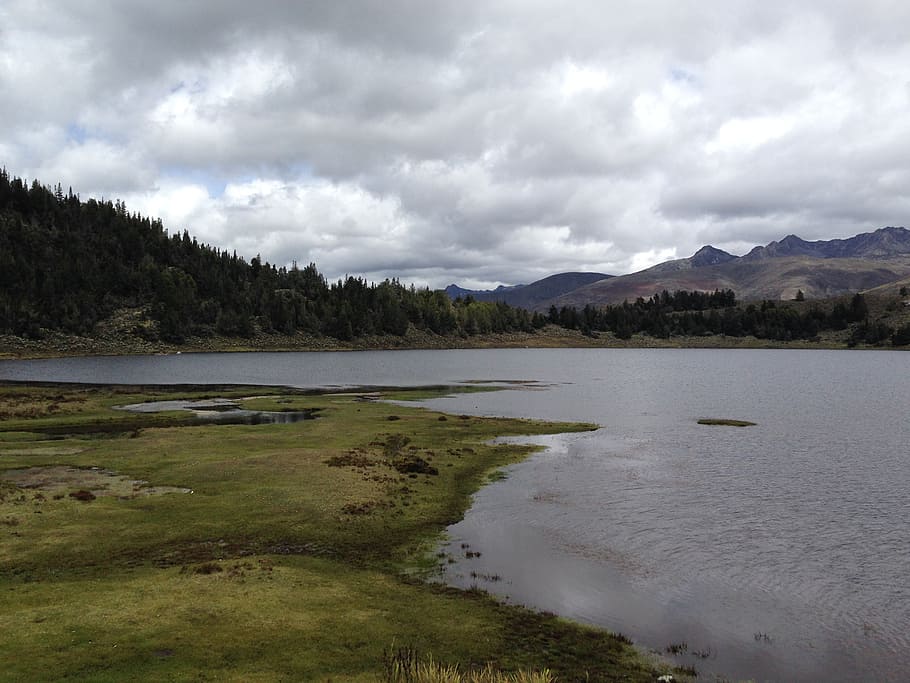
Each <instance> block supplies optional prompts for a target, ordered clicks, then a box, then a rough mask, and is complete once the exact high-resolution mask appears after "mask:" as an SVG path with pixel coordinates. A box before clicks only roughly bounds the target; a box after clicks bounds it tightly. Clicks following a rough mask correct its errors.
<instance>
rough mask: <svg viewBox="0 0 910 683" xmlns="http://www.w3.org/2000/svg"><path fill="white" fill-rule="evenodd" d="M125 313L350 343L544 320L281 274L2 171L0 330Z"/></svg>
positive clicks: (192, 327) (302, 271) (121, 210)
mask: <svg viewBox="0 0 910 683" xmlns="http://www.w3.org/2000/svg"><path fill="white" fill-rule="evenodd" d="M124 307H131V308H132V307H145V308H146V309H147V310H148V314H149V315H150V316H151V319H152V320H154V321H155V323H156V324H155V325H154V326H151V327H147V326H139V327H138V328H137V329H136V330H135V331H136V332H138V333H140V334H143V335H147V336H150V337H157V338H161V339H164V340H167V341H172V342H181V341H183V340H184V339H186V338H187V337H188V336H209V335H213V334H223V335H229V336H251V335H253V334H254V333H255V332H256V331H257V330H259V331H263V332H266V333H284V334H294V333H296V332H300V331H302V332H308V333H312V334H318V335H327V336H332V337H335V338H337V339H341V340H349V339H353V338H355V337H362V336H366V335H374V334H375V335H382V334H391V335H404V334H405V332H406V331H407V330H408V328H409V326H413V327H415V328H417V329H420V330H426V331H429V332H433V333H436V334H441V335H446V334H461V335H476V334H487V333H493V332H509V331H518V330H521V331H531V330H533V329H534V325H535V324H536V325H537V326H541V325H542V324H545V322H541V321H542V318H541V317H540V316H537V317H538V320H536V322H535V316H534V315H532V314H531V313H529V312H528V311H525V310H523V309H519V308H513V307H511V306H507V305H506V304H503V303H495V302H479V301H473V300H460V301H452V300H450V299H449V297H448V296H447V295H446V294H445V292H442V291H433V290H429V289H417V288H415V287H413V286H411V287H406V286H404V285H402V284H401V283H400V282H398V281H397V280H394V279H391V280H385V281H384V282H381V283H368V282H366V281H365V280H364V279H362V278H357V277H347V278H345V279H343V280H338V281H335V282H331V283H330V282H328V281H327V280H326V278H325V277H323V276H322V275H321V274H320V273H319V271H318V270H317V268H316V266H315V264H312V263H311V264H309V265H308V266H306V267H304V268H298V267H297V266H296V264H294V265H292V266H291V267H284V266H282V267H278V266H276V265H273V264H270V263H268V262H266V261H263V260H262V259H261V258H260V257H259V256H256V257H254V258H252V259H250V260H249V262H247V261H246V260H245V259H244V258H243V257H242V256H238V255H237V253H236V252H228V251H224V250H221V249H218V248H215V247H211V246H208V245H205V244H200V243H199V242H198V241H197V240H196V239H195V238H194V237H191V236H190V235H189V233H188V232H187V231H186V230H184V231H183V232H182V233H176V234H173V235H170V234H168V231H167V230H166V229H165V228H164V227H163V225H162V224H161V221H160V220H158V219H152V218H149V217H147V216H142V215H140V214H138V213H136V212H130V211H128V210H127V207H126V206H125V205H124V204H123V203H122V202H120V201H116V202H111V201H103V200H102V201H99V200H96V199H89V200H87V201H82V200H81V199H80V198H79V196H78V195H75V194H74V193H73V191H72V188H70V189H69V190H68V191H67V192H65V193H64V191H63V188H62V187H61V186H60V185H57V186H56V187H54V188H51V187H46V186H44V185H41V184H40V183H39V182H38V181H33V182H32V183H30V184H28V183H26V182H25V181H23V180H22V179H21V178H16V177H11V176H10V175H9V173H8V172H7V171H6V170H5V169H3V170H2V171H0V332H4V333H10V334H17V335H24V336H32V337H38V336H40V335H41V334H42V333H43V332H42V330H62V331H64V332H70V333H74V334H85V333H89V332H91V331H92V329H93V328H94V327H95V325H96V324H97V323H98V322H99V321H101V320H104V319H105V318H107V317H109V316H110V315H111V314H112V313H114V312H115V311H116V310H118V309H121V308H124Z"/></svg>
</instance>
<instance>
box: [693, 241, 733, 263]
mask: <svg viewBox="0 0 910 683" xmlns="http://www.w3.org/2000/svg"><path fill="white" fill-rule="evenodd" d="M736 258H739V257H738V256H734V255H733V254H729V253H727V252H726V251H724V250H723V249H718V248H717V247H712V246H711V245H710V244H706V245H705V246H703V247H702V248H701V249H699V250H698V251H696V252H695V253H694V254H692V256H691V257H690V258H689V261H690V262H691V263H692V267H693V268H701V267H702V266H716V265H717V264H719V263H726V262H727V261H732V260H733V259H736Z"/></svg>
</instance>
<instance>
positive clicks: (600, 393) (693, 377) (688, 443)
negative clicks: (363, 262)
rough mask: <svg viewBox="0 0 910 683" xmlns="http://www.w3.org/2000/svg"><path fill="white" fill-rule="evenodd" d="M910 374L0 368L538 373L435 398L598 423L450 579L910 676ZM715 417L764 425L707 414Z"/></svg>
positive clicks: (678, 363) (42, 367)
mask: <svg viewBox="0 0 910 683" xmlns="http://www.w3.org/2000/svg"><path fill="white" fill-rule="evenodd" d="M908 364H910V355H907V354H903V353H888V352H844V351H840V352H839V351H758V350H729V351H728V350H595V349H585V350H581V349H577V350H485V351H399V352H364V353H287V354H199V355H195V354H192V355H191V354H184V355H180V356H167V357H138V358H111V359H97V358H92V359H64V360H53V361H5V362H0V378H11V379H23V380H30V381H34V380H39V379H46V380H65V381H90V382H121V383H127V382H128V383H146V384H157V383H214V384H237V383H246V384H283V385H292V386H298V387H323V386H361V385H373V386H405V385H410V386H417V385H427V384H447V383H457V382H468V381H486V380H502V381H506V380H512V381H515V380H533V381H535V382H536V384H534V385H531V386H530V387H518V386H514V385H513V386H511V387H510V388H509V389H508V390H506V391H502V392H497V393H492V394H491V393H479V394H478V393H473V394H462V395H457V396H453V397H450V398H444V399H434V400H432V401H429V402H428V403H429V404H430V405H432V406H433V407H435V408H440V409H443V410H449V411H451V412H456V413H473V414H479V415H509V416H519V417H539V418H549V419H559V420H585V421H591V422H596V423H597V424H599V425H601V429H600V430H598V431H597V432H593V433H588V434H581V435H563V436H556V437H552V438H549V439H548V440H547V444H548V445H549V446H550V448H549V449H548V450H547V451H545V452H542V453H539V454H537V455H535V456H533V457H532V458H530V459H529V460H527V461H525V462H523V463H521V464H519V465H517V466H514V467H513V468H510V470H509V477H508V478H507V479H506V480H504V481H500V482H497V483H495V484H492V485H490V486H488V487H486V488H485V489H483V490H482V491H481V492H480V493H479V494H478V495H477V496H476V498H475V501H474V506H473V507H472V509H471V510H470V511H469V513H468V514H467V516H466V518H465V520H464V521H463V522H462V523H460V524H458V525H456V526H455V527H453V528H452V529H451V530H450V531H451V538H452V540H453V544H452V548H451V552H452V555H453V556H454V557H456V558H457V560H458V561H457V562H456V563H455V564H454V565H452V566H451V568H450V569H448V570H447V580H449V581H451V582H453V583H456V584H459V585H472V584H477V585H480V586H481V587H483V588H486V589H488V590H491V591H494V592H497V593H500V594H502V595H504V596H509V599H512V600H515V601H518V602H522V603H525V604H530V605H533V606H537V607H540V608H542V609H548V610H551V611H554V612H557V613H559V614H563V615H566V616H571V617H573V618H576V619H580V620H582V621H586V622H589V623H594V624H599V625H602V626H605V627H607V628H611V629H614V630H618V631H621V632H623V633H625V634H627V635H629V636H630V637H632V638H633V639H634V640H636V641H637V642H639V643H642V644H644V645H646V646H649V647H652V648H655V649H664V648H665V647H667V646H668V645H671V644H676V645H680V644H681V643H683V642H684V643H685V644H686V646H687V647H686V651H685V652H683V653H681V654H680V655H679V656H678V659H679V662H680V663H682V664H686V665H693V666H695V667H696V668H698V669H699V670H700V671H703V672H717V673H721V674H723V675H726V676H728V677H730V678H752V679H754V680H780V681H814V680H834V681H852V680H893V681H899V680H906V679H907V675H906V672H907V671H908V670H910V654H908V652H910V642H908V637H907V633H908V632H910V589H908V579H907V577H906V575H907V569H908V562H907V560H908V558H910V505H908V502H907V500H906V497H907V491H908V485H910V453H908V450H910V448H908V443H910V427H908V421H907V407H908V406H910V383H908V382H907V377H908ZM532 389H533V390H532ZM704 417H722V418H734V419H744V420H751V421H753V422H756V423H758V424H757V425H756V426H754V427H748V428H743V429H737V428H725V427H710V426H703V425H698V424H697V420H698V419H699V418H704ZM537 440H538V441H539V440H540V437H538V438H537ZM462 544H466V545H467V546H469V548H470V551H471V554H472V555H474V553H475V552H479V553H480V556H479V557H477V556H473V557H471V558H468V557H466V555H467V552H466V549H464V548H462V547H461V545H462ZM472 574H473V576H472ZM494 576H499V577H501V578H500V580H498V581H493V580H490V578H488V577H494ZM695 653H697V654H695ZM701 655H704V658H702V657H701Z"/></svg>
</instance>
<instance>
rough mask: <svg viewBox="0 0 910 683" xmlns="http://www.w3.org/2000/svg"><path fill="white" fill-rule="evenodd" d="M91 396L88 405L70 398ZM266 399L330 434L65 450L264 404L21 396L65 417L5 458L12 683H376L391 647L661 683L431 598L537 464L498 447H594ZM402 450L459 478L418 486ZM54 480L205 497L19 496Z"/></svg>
mask: <svg viewBox="0 0 910 683" xmlns="http://www.w3.org/2000/svg"><path fill="white" fill-rule="evenodd" d="M70 391H71V392H73V393H74V395H77V396H79V397H80V398H82V399H84V400H78V401H77V400H73V401H66V400H64V401H60V400H58V399H57V398H56V396H57V395H59V394H61V392H62V394H63V395H64V397H66V396H67V395H68V392H70ZM254 391H255V393H256V394H257V395H258V397H257V398H256V399H251V402H255V403H257V404H260V405H261V406H262V407H261V408H260V409H268V407H267V406H271V405H280V406H285V407H293V408H294V409H306V408H321V409H322V411H321V413H320V414H321V419H319V420H312V421H306V422H298V423H293V424H276V425H260V426H249V425H229V426H228V425H193V424H188V423H184V422H180V421H179V419H178V418H176V417H175V416H153V417H157V418H158V421H157V422H156V423H150V424H148V425H146V426H144V427H143V428H142V429H141V431H139V432H138V433H136V434H135V435H131V434H130V433H129V432H123V431H116V430H112V431H111V433H110V434H109V435H108V437H107V438H92V437H91V436H90V435H89V434H88V433H86V434H81V435H80V434H75V435H73V434H72V433H71V432H66V431H65V430H68V429H72V428H73V427H74V426H80V427H82V428H84V429H85V430H86V432H90V431H91V430H92V429H94V428H96V427H98V426H99V425H102V426H103V425H107V424H109V423H111V424H113V423H117V422H122V421H123V420H124V416H123V415H121V412H122V411H116V410H113V409H112V406H115V405H120V404H124V403H135V402H139V401H141V400H152V399H154V400H161V399H165V398H177V397H180V398H203V397H218V396H230V397H236V398H243V397H248V396H249V395H250V394H251V393H253V391H252V390H251V389H250V388H249V387H242V388H235V389H230V388H224V389H223V391H222V390H220V389H219V390H218V392H217V393H215V392H214V390H212V389H207V390H196V389H186V388H183V389H180V390H175V391H173V392H171V393H170V394H169V393H168V392H167V391H164V390H161V389H154V390H149V392H148V393H147V394H143V393H141V392H140V391H139V390H137V389H135V388H127V389H123V388H118V389H104V388H101V387H95V388H66V387H63V388H61V387H29V388H27V389H23V388H22V387H21V386H15V387H6V388H3V387H0V395H2V396H4V397H5V400H6V401H7V402H8V403H15V402H17V401H20V400H27V401H29V402H31V403H35V402H40V401H53V402H56V403H57V404H58V405H60V406H63V408H61V410H60V411H59V412H54V413H53V414H48V413H47V411H45V412H44V413H42V412H41V411H40V410H39V411H37V412H36V417H33V418H22V419H17V420H14V421H13V422H14V423H15V424H14V425H13V428H10V429H9V430H8V431H5V432H3V439H2V440H0V520H2V522H3V523H2V524H0V660H2V669H0V670H2V672H3V673H2V674H0V678H6V679H8V680H61V679H67V680H75V681H121V680H126V679H132V680H149V681H156V680H162V681H163V680H188V679H192V680H227V681H271V680H301V681H302V680H307V681H309V680H314V681H320V680H327V679H331V680H333V681H376V680H377V677H379V676H381V675H382V673H383V659H382V651H383V647H387V646H388V643H390V642H406V643H412V644H413V646H414V647H415V648H419V649H420V651H421V652H426V653H433V655H434V657H438V658H439V659H438V661H440V662H446V666H455V665H457V667H458V671H459V672H463V675H467V672H474V671H477V670H482V669H483V667H484V666H486V665H487V664H488V663H492V665H493V668H495V669H496V670H497V671H499V672H514V671H537V672H541V671H544V670H545V669H549V670H551V671H552V672H553V674H554V675H555V676H557V677H558V678H559V680H561V681H571V680H584V677H585V675H586V674H589V675H590V676H591V680H613V679H616V680H619V679H621V680H631V681H648V680H653V677H654V671H655V669H654V666H653V665H652V664H651V663H650V662H648V661H645V660H643V659H642V658H641V657H640V655H639V654H638V653H636V652H635V651H634V650H633V649H631V648H630V647H628V645H627V644H625V643H623V642H621V641H620V640H617V639H616V637H615V636H612V635H611V634H608V633H606V632H603V631H597V630H594V629H588V628H584V627H581V626H577V625H573V624H569V623H567V622H564V621H561V620H559V619H556V618H555V617H552V616H550V615H541V614H536V613H534V612H530V611H528V610H523V609H521V608H517V607H511V606H505V605H501V604H499V603H497V602H495V601H494V600H492V599H491V598H490V597H489V596H487V595H486V594H484V593H482V592H480V591H478V592H464V591H458V590H455V589H452V588H448V587H445V586H441V585H434V584H427V583H425V582H423V581H422V580H420V577H421V576H422V575H423V573H424V572H430V571H432V570H435V569H436V568H437V566H438V563H439V559H438V558H436V557H435V556H434V552H435V551H436V550H437V548H438V546H437V542H438V538H439V534H440V533H441V532H442V531H443V530H444V529H445V527H446V526H447V525H448V524H450V523H453V522H455V521H457V520H459V519H460V518H461V517H462V515H463V513H464V510H465V509H466V508H467V506H468V505H469V502H470V497H471V495H472V494H473V492H474V491H475V490H476V489H477V487H478V486H480V485H481V484H482V483H483V482H484V481H485V480H486V477H487V475H488V473H489V472H490V471H492V470H495V469H497V468H500V467H502V466H504V465H507V464H509V463H512V462H515V461H516V460H518V459H520V458H522V457H525V456H526V455H527V454H528V453H530V452H531V451H532V450H533V448H532V447H527V446H514V445H491V444H490V441H491V440H492V439H493V438H494V437H496V436H501V435H508V434H540V433H552V432H554V431H567V430H578V429H583V428H585V426H581V425H573V424H544V423H539V422H529V421H522V420H510V419H481V418H470V419H468V420H455V419H450V420H448V421H445V422H440V421H439V419H438V418H439V416H440V414H439V413H435V412H431V411H427V410H421V409H417V408H412V407H402V406H399V405H394V406H393V405H389V404H386V403H383V402H379V401H367V402H364V401H360V400H357V397H356V396H355V395H353V394H339V395H334V396H319V395H306V394H298V393H295V392H290V391H288V390H286V389H284V390H268V389H261V388H256V389H255V390H254ZM23 392H24V393H26V394H27V396H26V397H24V398H23V397H17V396H13V397H10V396H9V395H8V394H9V393H23ZM279 401H281V403H279ZM39 414H40V416H39ZM391 414H394V415H397V416H399V417H400V419H399V420H397V421H395V422H394V434H390V433H389V432H390V430H389V427H390V423H389V422H388V419H387V418H388V416H389V415H391ZM127 417H129V416H128V415H127ZM6 426H7V425H6V424H4V427H6ZM41 428H44V429H60V430H64V431H62V432H61V434H67V435H66V436H59V435H58V436H49V435H48V434H47V433H44V434H40V433H39V429H41ZM36 434H37V436H36ZM131 436H132V438H130V437H131ZM390 438H391V445H392V446H394V450H395V451H396V452H397V453H398V454H399V455H401V454H408V453H410V454H417V455H418V457H420V458H422V459H424V460H425V461H427V462H429V460H430V459H432V463H433V465H432V466H433V467H434V468H436V469H437V470H438V473H437V474H436V475H435V476H431V475H428V474H418V473H410V474H402V473H400V472H399V471H397V470H396V469H395V468H394V467H393V466H392V465H391V464H390V462H389V458H388V457H387V455H386V448H387V447H388V446H389V445H390ZM411 447H414V448H415V449H416V450H414V451H411V450H410V448H411ZM332 465H335V466H332ZM48 467H66V468H76V469H90V468H93V467H94V468H98V470H100V471H103V472H106V473H112V474H113V475H116V476H117V477H122V478H124V480H125V481H141V482H147V484H143V485H142V486H148V487H149V488H155V487H171V488H174V489H180V490H185V491H188V492H187V493H179V494H178V493H174V494H170V495H141V496H131V495H124V496H119V495H113V496H112V495H98V496H97V497H96V499H95V500H92V501H90V502H88V503H86V502H81V501H79V500H75V499H73V498H71V497H69V496H68V495H63V494H62V492H61V493H60V494H53V495H51V494H50V492H48V493H47V494H42V493H41V491H38V490H29V489H23V488H21V487H18V486H16V485H15V484H14V483H12V482H9V481H6V482H3V474H4V472H6V471H10V470H22V469H24V468H48ZM411 474H412V475H414V476H415V477H416V478H415V479H411V478H410V475H411ZM83 488H85V489H86V490H88V489H89V487H83ZM77 490H78V489H77ZM39 494H40V497H39ZM58 496H59V497H58ZM38 513H40V514H38ZM215 567H218V568H220V569H221V571H218V570H217V569H215ZM209 570H211V571H209ZM156 653H157V654H156ZM160 653H168V654H167V656H162V655H160ZM463 680H470V679H463Z"/></svg>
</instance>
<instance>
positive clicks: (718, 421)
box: [698, 417, 756, 427]
mask: <svg viewBox="0 0 910 683" xmlns="http://www.w3.org/2000/svg"><path fill="white" fill-rule="evenodd" d="M698 424H700V425H711V426H715V427H754V426H755V425H756V423H755V422H749V421H748V420H730V419H727V418H721V417H703V418H701V419H700V420H699V421H698Z"/></svg>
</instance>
